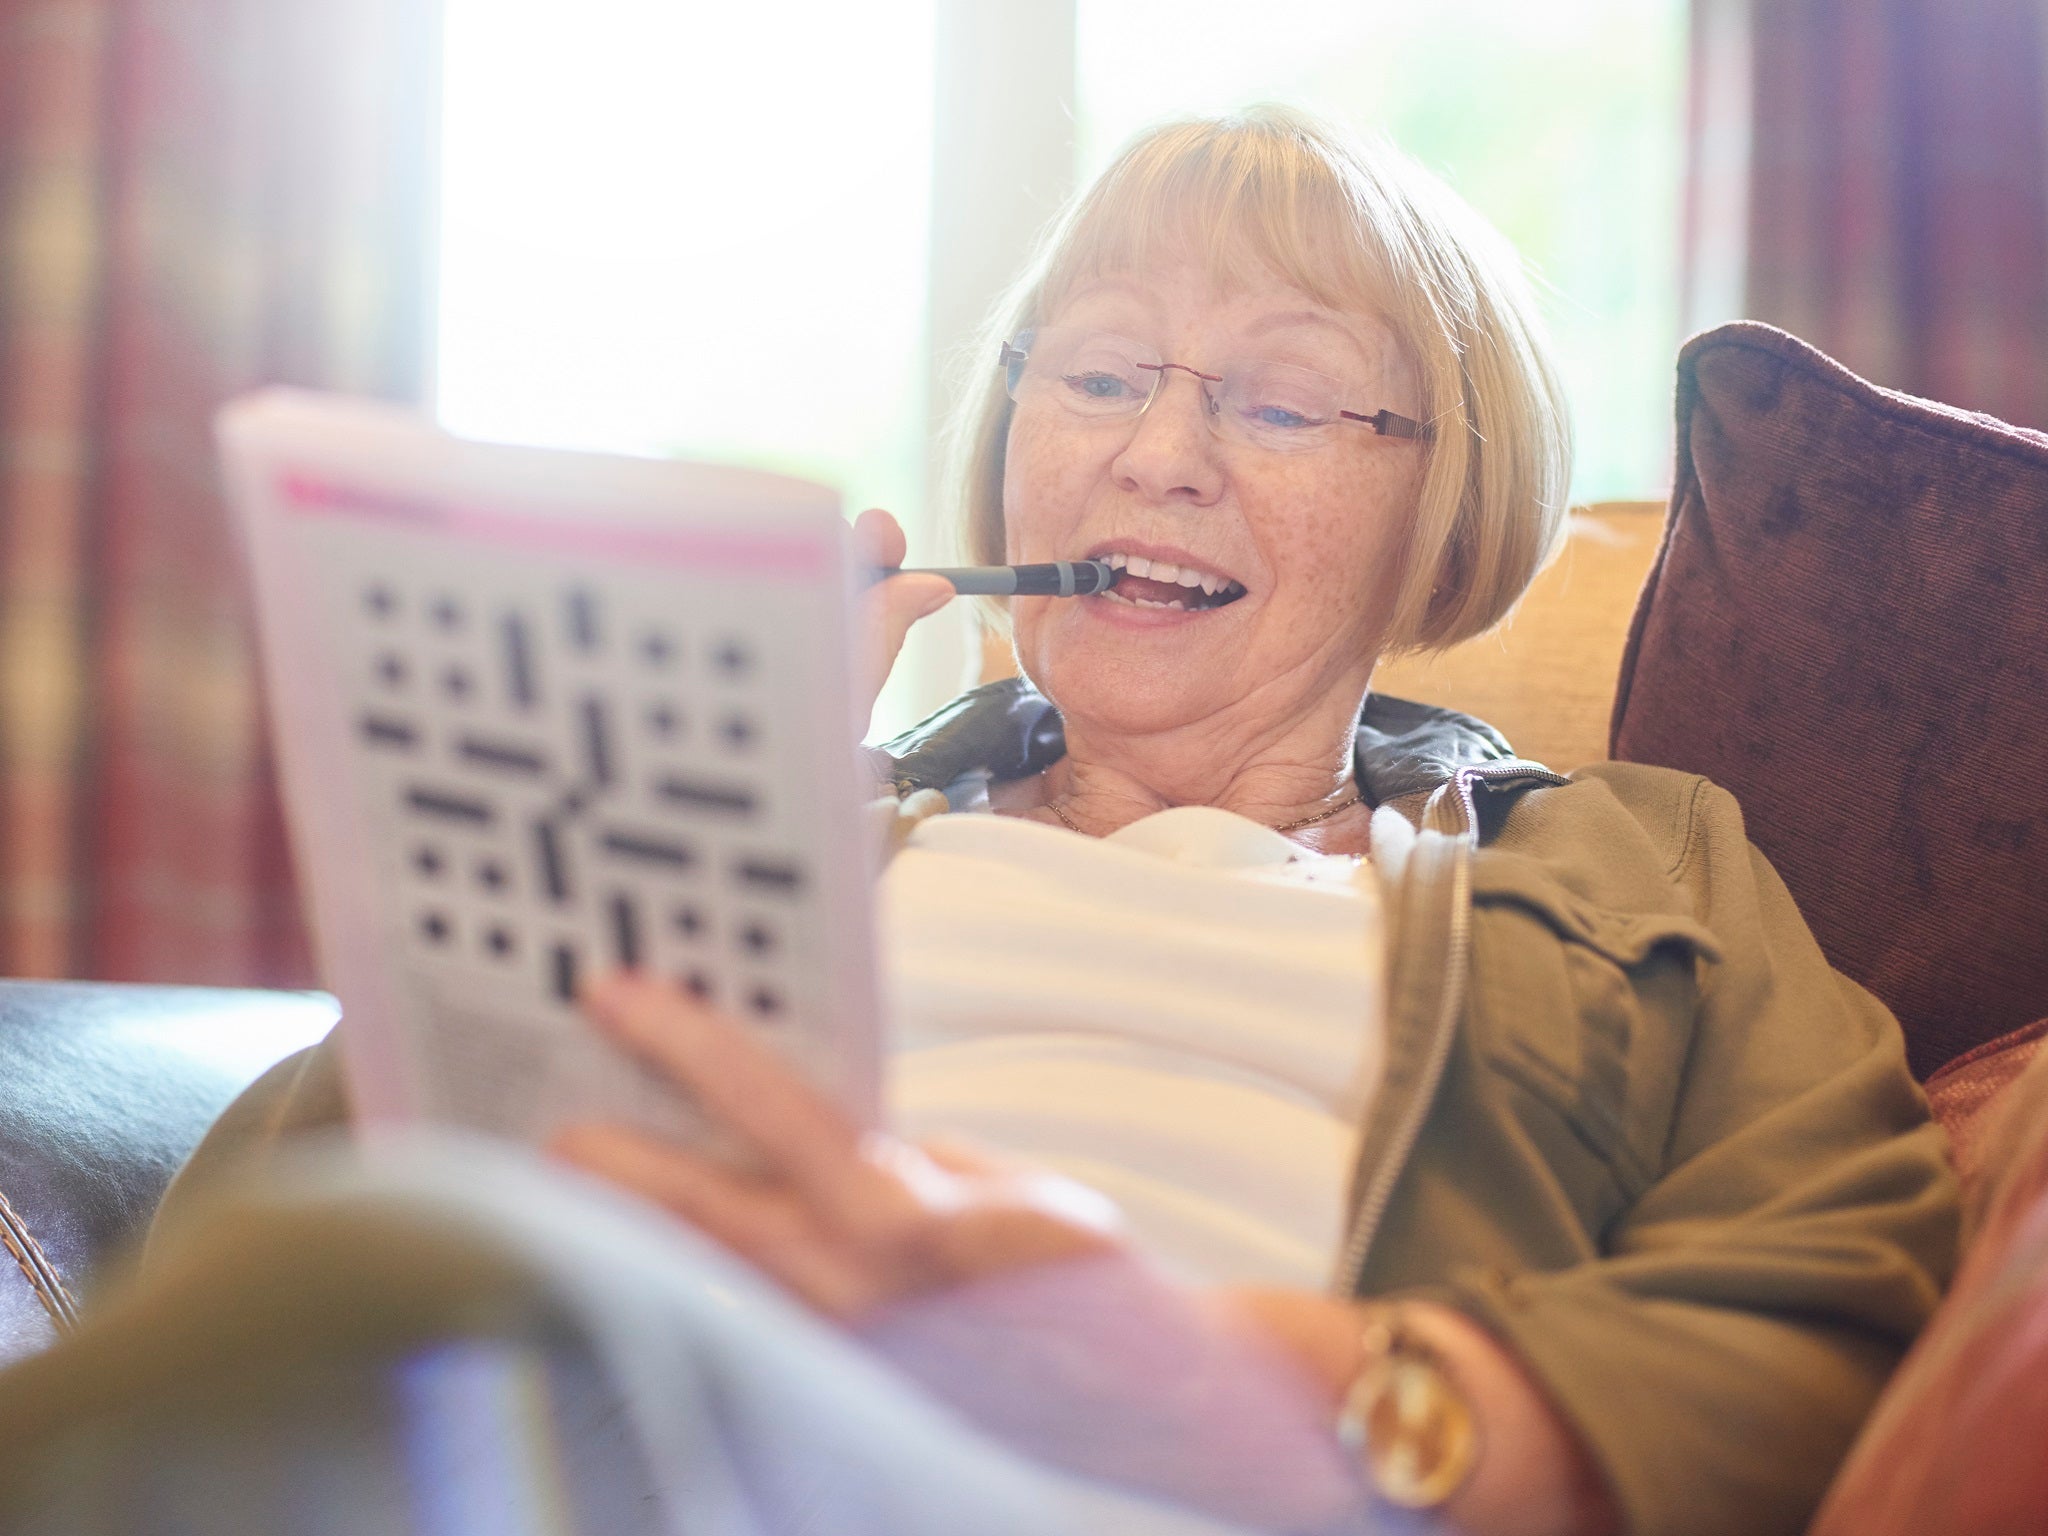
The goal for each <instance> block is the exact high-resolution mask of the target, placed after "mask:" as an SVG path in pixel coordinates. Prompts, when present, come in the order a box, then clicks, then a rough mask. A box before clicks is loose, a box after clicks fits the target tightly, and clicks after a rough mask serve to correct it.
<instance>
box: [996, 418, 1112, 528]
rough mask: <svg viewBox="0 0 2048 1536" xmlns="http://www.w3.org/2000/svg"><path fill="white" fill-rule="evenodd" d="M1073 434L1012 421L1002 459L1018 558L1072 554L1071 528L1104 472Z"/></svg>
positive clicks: (1007, 515)
mask: <svg viewBox="0 0 2048 1536" xmlns="http://www.w3.org/2000/svg"><path fill="white" fill-rule="evenodd" d="M1076 450H1077V445H1076V444H1075V443H1074V441H1073V440H1072V438H1071V436H1070V435H1066V434H1051V433H1047V432H1046V431H1044V430H1043V429H1040V428H1034V427H1033V426H1032V425H1031V424H1030V422H1029V421H1019V422H1015V423H1013V424H1012V425H1011V428H1010V440H1009V445H1008V447H1007V449H1006V450H1005V453H1004V459H1003V543H1004V550H1005V553H1006V554H1007V556H1008V557H1009V559H1010V560H1011V561H1013V562H1021V561H1027V560H1054V559H1064V558H1070V557H1071V556H1072V555H1073V553H1074V551H1072V550H1071V549H1069V548H1067V547H1066V546H1067V544H1068V543H1069V542H1070V539H1069V535H1070V533H1071V530H1072V529H1073V528H1074V527H1075V525H1076V524H1078V523H1079V522H1080V520H1081V518H1082V517H1083V515H1084V514H1085V513H1086V511H1087V506H1088V497H1089V494H1090V492H1091V491H1092V490H1093V489H1094V487H1095V486H1096V484H1097V482H1098V481H1099V480H1100V479H1101V473H1100V471H1099V469H1098V467H1097V466H1095V465H1092V464H1090V463H1087V462H1085V461H1084V458H1083V455H1081V454H1080V453H1079V452H1077V451H1076Z"/></svg>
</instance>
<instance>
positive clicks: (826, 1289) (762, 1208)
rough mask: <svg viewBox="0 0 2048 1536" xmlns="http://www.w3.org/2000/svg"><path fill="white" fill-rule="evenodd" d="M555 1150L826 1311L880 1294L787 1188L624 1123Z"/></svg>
mask: <svg viewBox="0 0 2048 1536" xmlns="http://www.w3.org/2000/svg"><path fill="white" fill-rule="evenodd" d="M550 1150H551V1151H552V1152H553V1153H554V1155H555V1156H557V1157H559V1158H561V1159H562V1160H563V1161H564V1162H567V1163H572V1164H574V1165H575V1166H576V1167H578V1168H581V1169H583V1170H584V1171H585V1172H586V1173H590V1174H593V1175H595V1176H596V1177H598V1178H601V1179H603V1180H605V1181H606V1182H607V1183H610V1184H613V1185H616V1186H617V1187H619V1188H620V1189H624V1190H627V1191H629V1192H631V1193H633V1194H637V1195H639V1196H640V1197H641V1198H642V1199H644V1200H648V1201H650V1202H652V1203H653V1204H655V1205H659V1206H661V1207H662V1208H663V1209H664V1210H667V1211H670V1212H672V1213H673V1214H675V1215H677V1216H679V1217H681V1218H682V1219H683V1220H685V1221H687V1222H689V1223H690V1225H692V1226H694V1227H696V1228H697V1229H698V1230H699V1231H701V1232H703V1233H704V1234H705V1236H707V1237H709V1238H711V1239H712V1240H713V1241H715V1242H717V1243H719V1244H721V1245H723V1246H724V1247H726V1248H728V1249H730V1250H731V1251H732V1252H734V1253H736V1254H738V1255H739V1256H740V1257H741V1258H743V1259H745V1260H747V1261H748V1262H749V1263H751V1264H752V1265H754V1267H755V1268H757V1269H760V1270H762V1271H763V1272H765V1273H767V1274H769V1275H771V1276H773V1277H774V1278H775V1279H776V1280H778V1281H780V1282H781V1283H782V1284H783V1285H784V1286H786V1287H788V1289H790V1290H791V1291H793V1292H795V1293H796V1294H797V1295H798V1296H799V1297H801V1298H802V1299H803V1300H804V1301H805V1302H807V1303H808V1304H810V1305H811V1306H813V1307H815V1308H817V1309H818V1310H819V1311H821V1312H824V1313H827V1314H829V1315H831V1316H834V1317H843V1318H851V1317H854V1316H856V1315H858V1314H859V1313H860V1312H862V1311H864V1310H865V1309H867V1308H868V1307H871V1306H872V1305H874V1304H875V1302H876V1301H877V1299H878V1296H877V1292H876V1287H875V1285H874V1284H873V1281H872V1278H871V1276H870V1274H869V1273H868V1270H867V1268H866V1267H865V1266H863V1265H862V1264H861V1263H860V1262H859V1261H858V1257H857V1256H856V1255H852V1254H849V1253H847V1252H845V1251H843V1250H841V1249H838V1248H836V1247H835V1245H834V1244H833V1243H832V1242H831V1240H830V1239H829V1237H828V1235H827V1234H825V1233H824V1232H822V1231H821V1230H820V1229H819V1227H818V1225H817V1223H816V1221H815V1219H814V1217H813V1216H812V1214H811V1213H810V1212H809V1211H808V1210H806V1209H805V1208H804V1207H803V1206H802V1205H800V1204H798V1203H797V1202H796V1201H795V1200H793V1199H792V1198H791V1196H790V1194H789V1193H788V1191H787V1190H785V1189H783V1188H781V1187H780V1186H777V1185H775V1184H772V1183H764V1182H763V1181H761V1180H759V1179H752V1178H749V1177H747V1176H746V1175H744V1174H740V1173H736V1172H734V1171H733V1170H731V1169H729V1168H725V1167H723V1166H721V1165H719V1164H717V1163H714V1162H711V1161H709V1160H707V1159H705V1158H701V1157H698V1156H696V1155H694V1154H693V1153H690V1152H687V1151H684V1150H683V1149H681V1148H679V1147H674V1146H670V1145H669V1144H668V1143H666V1142H662V1141H658V1140H656V1139H654V1138H653V1137H650V1136H644V1135H641V1134H640V1133H638V1132H635V1131H630V1130H626V1129H623V1128H621V1127H618V1126H609V1125H581V1126H570V1127H568V1128H567V1129H565V1130H564V1131H562V1132H561V1134H559V1135H558V1136H557V1137H556V1138H555V1140H554V1142H553V1144H552V1146H551V1147H550Z"/></svg>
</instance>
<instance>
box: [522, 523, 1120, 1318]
mask: <svg viewBox="0 0 2048 1536" xmlns="http://www.w3.org/2000/svg"><path fill="white" fill-rule="evenodd" d="M892 526H893V524H892ZM949 590H950V589H949ZM584 1008H585V1011H586V1012H587V1013H588V1014H589V1016H590V1017H591V1019H592V1020H594V1021H595V1022H596V1023H597V1025H598V1026H599V1027H600V1028H601V1029H602V1030H603V1031H604V1032H605V1033H606V1034H608V1035H610V1036H611V1037H612V1038H613V1039H614V1040H616V1041H618V1042H619V1043H620V1044H621V1045H622V1046H624V1047H625V1048H626V1049H627V1050H629V1051H631V1052H633V1054H635V1055H636V1056H639V1057H641V1058H642V1059H643V1060H645V1061H647V1062H648V1063H649V1064H650V1065H652V1066H653V1067H654V1068H655V1069H656V1070H658V1071H660V1072H662V1073H663V1074H665V1075H666V1076H667V1077H669V1078H670V1079H672V1080H673V1081H674V1082H675V1083H676V1085H677V1086H678V1087H680V1088H682V1089H683V1090H684V1091H685V1092H687V1093H688V1094H689V1095H690V1096H691V1098H692V1099H694V1100H695V1101H696V1103H697V1104H698V1105H699V1106H700V1107H701V1108H702V1109H703V1111H704V1112H705V1113H706V1114H707V1115H708V1116H709V1117H710V1118H711V1119H712V1120H713V1121H714V1122H715V1123H716V1124H717V1125H719V1126H720V1127H721V1128H722V1129H723V1130H725V1131H726V1132H727V1133H728V1134H729V1135H730V1136H731V1137H732V1138H733V1139H734V1140H735V1141H736V1142H737V1143H739V1145H740V1146H741V1147H743V1148H744V1149H745V1150H746V1152H747V1153H748V1154H749V1155H750V1157H751V1159H752V1161H753V1163H754V1164H755V1169H756V1171H749V1172H742V1171H739V1170H738V1169H736V1168H735V1167H733V1166H732V1165H730V1164H728V1163H725V1162H720V1161H716V1160H714V1159H712V1158H710V1157H707V1156H704V1155H702V1154H700V1153H697V1152H692V1151H689V1150H687V1149H685V1148H682V1147H679V1146H674V1145H671V1144H669V1143H667V1142H664V1141H661V1140H659V1139H657V1138H655V1137H651V1136H647V1135H643V1134H641V1133H639V1132H637V1131H631V1130H627V1129H624V1128H622V1127H619V1126H609V1125H586V1126H576V1127H571V1128H569V1129H567V1130H564V1131H563V1132H562V1133H561V1134H560V1135H559V1136H558V1137H557V1138H556V1139H555V1142H554V1146H553V1149H552V1150H553V1151H554V1152H555V1154H556V1155H557V1156H559V1157H561V1158H563V1159H564V1160H565V1161H568V1162H571V1163H574V1164H575V1165H577V1166H578V1167H580V1168H583V1169H585V1170H586V1171H588V1172H590V1173H593V1174H596V1175H597V1176H598V1177H600V1178H603V1179H606V1180H608V1181H609V1182H611V1183H613V1184H616V1185H618V1186H620V1187H621V1188H623V1189H626V1190H629V1191H631V1192H632V1193H634V1194H637V1195H640V1196H642V1197H643V1198H645V1199H647V1200H651V1201H653V1202H654V1203H655V1204H657V1205H660V1206H663V1207H665V1208H666V1209H668V1210H670V1211H672V1212H674V1213H675V1214H676V1215H677V1216H680V1217H682V1218H683V1219H684V1220H686V1221H688V1222H690V1223H691V1224H692V1225H694V1226H696V1227H698V1228H700V1229H701V1230H702V1231H704V1232H705V1233H707V1234H709V1235H710V1236H711V1237H713V1238H715V1239H717V1240H718V1241H719V1242H721V1243H723V1244H724V1245H725V1246H726V1247H728V1248H730V1249H732V1250H733V1251H734V1252H735V1253H737V1254H739V1255H740V1256H741V1257H743V1258H745V1259H747V1260H749V1261H750V1262H751V1263H753V1264H754V1265H755V1266H756V1267H757V1268H759V1269H761V1270H764V1271H765V1272H766V1273H768V1274H769V1275H770V1276H772V1277H773V1278H774V1279H776V1280H778V1281H780V1282H781V1283H782V1284H783V1285H784V1286H786V1287H787V1288H788V1289H789V1290H791V1291H793V1292H795V1293H796V1295H797V1296H799V1297H800V1298H802V1299H803V1300H804V1301H805V1302H807V1303H809V1304H810V1305H811V1306H812V1307H814V1308H815V1309H817V1310H818V1311H820V1312H822V1313H824V1314H825V1315H827V1316H829V1317H833V1318H837V1319H840V1320H842V1321H848V1322H852V1321H858V1320H861V1319H864V1318H866V1317H868V1316H869V1315H871V1314H873V1313H875V1312H877V1311H878V1310H880V1309H881V1308H884V1307H887V1306H890V1305H892V1304H894V1303H898V1302H904V1301H908V1300H911V1299H913V1298H916V1297H918V1296H921V1295H924V1294H927V1293H930V1292H933V1291H937V1290H943V1289H947V1288H950V1287H953V1286H957V1285H960V1284H962V1283H964V1282H967V1281H971V1280H977V1279H981V1278H984V1277H987V1276H991V1275H995V1274H998V1273H1001V1272H1004V1271H1008V1270H1012V1269H1017V1268H1020V1267H1022V1266H1026V1265H1032V1264H1042V1263H1048V1262H1051V1261H1054V1260H1059V1259H1073V1258H1080V1257H1084V1256H1089V1255H1096V1254H1102V1253H1105V1252H1109V1251H1112V1250H1114V1249H1116V1248H1117V1247H1118V1246H1119V1240H1118V1238H1117V1235H1116V1216H1115V1211H1114V1208H1113V1207H1112V1206H1110V1204H1109V1203H1108V1202H1107V1201H1106V1200H1104V1199H1102V1198H1101V1197H1100V1196H1098V1195H1096V1194H1095V1193H1093V1192H1092V1191H1090V1190H1086V1189H1084V1188H1082V1187H1081V1186H1079V1185H1077V1184H1074V1183H1071V1182H1070V1181H1068V1180H1065V1179H1062V1178H1059V1177H1057V1176H1055V1175H1052V1174H1049V1173H1044V1172H1038V1171H1033V1170H1020V1169H1011V1168H1005V1167H1002V1166H1000V1165H998V1164H996V1163H994V1162H993V1161H991V1160H988V1159H984V1158H981V1157H978V1156H975V1155H973V1154H970V1153H968V1152H966V1151H965V1150H964V1149H958V1148H945V1147H938V1146H924V1147H917V1146H911V1145H909V1144H908V1143H905V1142H901V1141H897V1140H895V1139H893V1138H890V1137H887V1136H883V1135H879V1134H875V1133H866V1134H864V1133H863V1132H862V1131H861V1130H860V1129H859V1128H858V1127H857V1126H856V1125H855V1124H854V1123H853V1121H852V1120H851V1119H849V1118H848V1117H847V1116H846V1115H845V1114H844V1113H843V1112H842V1111H841V1110H840V1109H839V1108H838V1107H837V1106H836V1105H834V1104H833V1103H831V1102H830V1100H828V1099H827V1098H826V1097H825V1096H824V1095H823V1094H821V1093H820V1092H818V1091H817V1090H816V1089H814V1088H812V1087H811V1086H810V1085H809V1084H808V1083H806V1082H804V1081H803V1080H802V1079H801V1078H799V1077H798V1076H797V1075H796V1074H795V1072H793V1071H792V1070H791V1069H790V1068H789V1067H788V1066H787V1065H786V1064H785V1063H784V1062H783V1060H782V1059H781V1058H780V1057H779V1056H777V1055H776V1054H775V1053H774V1052H773V1051H772V1050H771V1049H770V1048H768V1047H767V1046H764V1045H762V1044H760V1043H759V1042H757V1041H756V1040H755V1039H754V1038H753V1037H752V1036H751V1035H749V1034H748V1033H747V1032H746V1031H745V1030H744V1029H742V1028H741V1027H740V1026H739V1025H738V1024H736V1023H734V1022H733V1021H732V1020H730V1019H728V1018H726V1017H724V1016H723V1015H721V1014H719V1013H718V1012H717V1011H716V1010H714V1009H711V1008H708V1007H706V1006H704V1005H703V1004H701V1003H698V1002H696V1001H694V1000H692V999H691V998H689V997H687V996H685V995H684V994H683V993H681V992H679V991H677V990H676V989H675V988H673V987H670V986H667V985H665V984H663V983H660V982H657V981H653V980H650V979H647V978H645V977H641V976H637V975H618V976H613V977H609V978H607V979H605V980H603V981H601V982H599V983H598V984H597V985H596V986H594V987H593V988H592V989H591V990H590V991H589V992H588V993H587V994H586V996H585V998H584Z"/></svg>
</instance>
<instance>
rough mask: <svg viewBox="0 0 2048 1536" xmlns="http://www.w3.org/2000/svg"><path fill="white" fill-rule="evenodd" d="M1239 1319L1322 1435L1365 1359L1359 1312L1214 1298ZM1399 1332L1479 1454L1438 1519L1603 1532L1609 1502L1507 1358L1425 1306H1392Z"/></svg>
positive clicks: (1241, 1293)
mask: <svg viewBox="0 0 2048 1536" xmlns="http://www.w3.org/2000/svg"><path fill="white" fill-rule="evenodd" d="M1218 1300H1219V1303H1220V1304H1221V1305H1222V1306H1223V1307H1224V1308H1226V1309H1227V1310H1228V1311H1229V1312H1231V1313H1232V1314H1234V1315H1235V1316H1236V1317H1237V1318H1238V1319H1239V1320H1240V1322H1241V1323H1242V1324H1244V1325H1247V1326H1251V1327H1255V1328H1257V1329H1259V1330H1260V1331H1261V1332H1263V1333H1264V1334H1265V1335H1266V1337H1267V1338H1268V1339H1269V1340H1270V1341H1272V1342H1274V1343H1277V1344H1279V1345H1280V1346H1281V1347H1282V1348H1284V1349H1285V1350H1286V1351H1287V1352H1288V1354H1289V1355H1291V1356H1292V1357H1293V1358H1294V1359H1295V1360H1296V1362H1297V1363H1298V1364H1299V1365H1300V1366H1301V1367H1302V1368H1303V1370H1304V1373H1305V1374H1306V1376H1307V1377H1308V1378H1309V1379H1310V1380H1312V1381H1313V1383H1314V1384H1315V1386H1316V1388H1317V1390H1318V1391H1319V1392H1320V1393H1321V1394H1322V1395H1323V1397H1324V1399H1325V1400H1326V1401H1327V1403H1328V1405H1329V1412H1330V1422H1331V1425H1332V1427H1333V1428H1334V1427H1335V1425H1336V1423H1337V1419H1338V1415H1339V1413H1340V1411H1341V1409H1342V1406H1343V1402H1344V1399H1345V1396H1346V1394H1347V1393H1348V1392H1349V1390H1350V1388H1351V1386H1352V1384H1353V1383H1354V1382H1355V1381H1356V1380H1357V1378H1358V1375H1359V1372H1360V1371H1361V1370H1362V1369H1363V1368H1364V1367H1365V1366H1366V1365H1367V1364H1368V1363H1369V1360H1368V1355H1369V1348H1370V1346H1369V1340H1368V1324H1369V1323H1370V1322H1371V1321H1372V1319H1371V1316H1370V1314H1369V1313H1368V1312H1367V1310H1366V1308H1365V1307H1364V1306H1363V1305H1361V1304H1358V1303H1353V1302H1346V1301H1339V1300H1337V1299H1335V1298H1332V1297H1328V1296H1321V1295H1316V1294H1314V1293H1311V1292H1306V1291H1286V1290H1278V1289H1264V1288H1256V1287H1244V1288H1233V1289H1229V1290H1226V1291H1223V1292H1221V1293H1219V1297H1218ZM1400 1311H1401V1321H1402V1327H1403V1330H1404V1332H1406V1333H1407V1334H1408V1335H1410V1336H1411V1337H1412V1338H1413V1339H1414V1340H1416V1341H1417V1342H1418V1343H1419V1344H1420V1345H1422V1346H1423V1347H1424V1348H1426V1349H1427V1351H1428V1352H1429V1354H1430V1355H1431V1356H1433V1357H1434V1359H1435V1361H1436V1362H1437V1363H1438V1364H1439V1366H1440V1368H1441V1369H1442V1371H1443V1373H1444V1375H1445V1376H1446V1378H1447V1379H1448V1382H1449V1384H1450V1387H1451V1389H1452V1390H1453V1391H1455V1392H1456V1393H1457V1394H1458V1395H1459V1396H1460V1397H1462V1398H1463V1399H1464V1401H1465V1402H1466V1403H1467V1404H1468V1405H1469V1406H1470V1408H1471V1411H1472V1414H1473V1416H1474V1418H1475V1420H1476V1423H1477V1430H1478V1439H1479V1452H1478V1459H1477V1461H1476V1462H1475V1463H1474V1464H1473V1466H1472V1468H1471V1471H1470V1474H1469V1475H1468V1476H1466V1477H1465V1478H1464V1479H1463V1480H1462V1482H1461V1483H1460V1485H1459V1487H1458V1489H1457V1492H1456V1493H1455V1494H1453V1495H1452V1497H1451V1498H1450V1500H1449V1502H1448V1503H1447V1504H1445V1505H1444V1507H1443V1513H1444V1514H1445V1515H1446V1516H1448V1517H1449V1519H1450V1520H1451V1522H1452V1523H1453V1524H1454V1525H1455V1526H1456V1527H1457V1528H1458V1529H1459V1530H1461V1531H1465V1532H1469V1533H1473V1536H1550V1533H1557V1536H1564V1533H1570V1536H1607V1533H1610V1532H1612V1531H1614V1530H1615V1529H1616V1528H1617V1520H1616V1517H1615V1513H1614V1509H1613V1503H1612V1500H1611V1499H1610V1498H1609V1496H1608V1493H1607V1490H1606V1486H1605V1484H1604V1482H1603V1481H1602V1479H1601V1477H1600V1474H1599V1471H1598V1469H1597V1467H1596V1466H1595V1465H1594V1462H1593V1459H1592V1457H1591V1455H1590V1454H1589V1452H1588V1451H1587V1449H1586V1447H1585V1445H1584V1444H1583V1442H1582V1441H1581V1440H1580V1439H1579V1437H1578V1435H1577V1433H1576V1431H1574V1430H1573V1429H1572V1427H1571V1426H1570V1424H1569V1423H1567V1422H1566V1420H1565V1418H1564V1416H1563V1415H1562V1414H1561V1413H1559V1412H1558V1410H1557V1408H1556V1406H1555V1405H1554V1404H1553V1403H1552V1402H1551V1401H1550V1399H1549V1397H1548V1396H1547V1395H1546V1394H1545V1393H1544V1392H1543V1390H1542V1388H1541V1387H1539V1386H1538V1385H1537V1384H1536V1382H1535V1380H1534V1379H1533V1378H1532V1377H1531V1376H1530V1375H1529V1373H1528V1371H1527V1370H1526V1369H1525V1368H1524V1367H1523V1365H1522V1363H1521V1362H1520V1360H1519V1359H1517V1358H1516V1357H1515V1356H1514V1355H1513V1354H1512V1353H1511V1352H1510V1351H1509V1350H1508V1349H1507V1347H1506V1346H1505V1345H1503V1344H1502V1343H1501V1342H1500V1341H1499V1340H1498V1339H1496V1338H1494V1336H1493V1335H1492V1334H1490V1333H1488V1332H1487V1331H1486V1330H1485V1329H1484V1328H1482V1327H1480V1326H1479V1324H1477V1323H1475V1322H1474V1321H1472V1319H1470V1318H1468V1317H1466V1316H1465V1315H1464V1314H1463V1313H1461V1312H1458V1311H1455V1310H1454V1309H1452V1308H1450V1307H1445V1306H1441V1305H1439V1304H1437V1303H1434V1302H1428V1301H1406V1302H1402V1303H1401V1304H1400Z"/></svg>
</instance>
